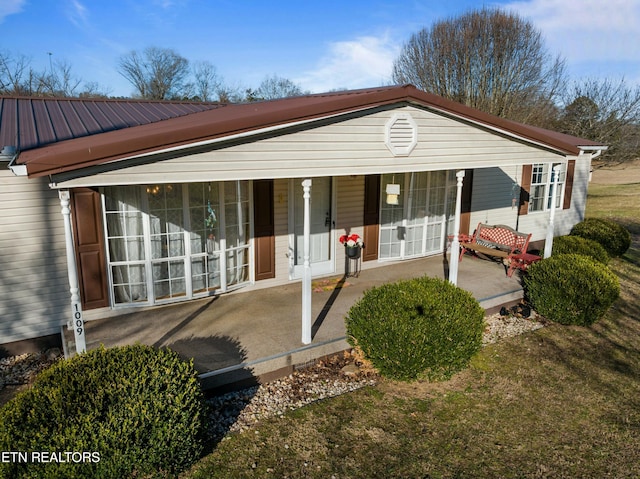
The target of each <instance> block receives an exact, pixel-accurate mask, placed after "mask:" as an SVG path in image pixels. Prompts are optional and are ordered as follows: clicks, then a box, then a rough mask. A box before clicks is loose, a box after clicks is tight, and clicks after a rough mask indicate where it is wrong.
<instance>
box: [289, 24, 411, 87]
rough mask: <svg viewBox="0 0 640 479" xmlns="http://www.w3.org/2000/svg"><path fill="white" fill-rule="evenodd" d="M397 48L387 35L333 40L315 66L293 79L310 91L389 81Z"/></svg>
mask: <svg viewBox="0 0 640 479" xmlns="http://www.w3.org/2000/svg"><path fill="white" fill-rule="evenodd" d="M399 51H400V45H399V44H398V43H396V42H394V41H392V40H391V39H390V37H389V35H383V36H381V37H373V36H364V37H358V38H356V39H354V40H349V41H342V42H333V43H331V44H330V45H329V52H328V53H327V54H326V55H325V56H324V57H323V58H322V59H321V60H320V61H319V62H318V64H317V67H316V68H315V69H313V70H311V71H307V72H305V73H303V74H302V75H301V76H300V77H298V78H295V80H294V81H295V82H296V83H299V84H300V85H302V88H303V89H305V90H310V91H312V92H324V91H329V90H333V89H337V88H348V89H353V88H365V87H371V86H379V85H382V84H384V83H386V82H388V81H389V79H390V77H391V69H392V66H393V60H394V59H395V57H396V56H397V54H398V52H399Z"/></svg>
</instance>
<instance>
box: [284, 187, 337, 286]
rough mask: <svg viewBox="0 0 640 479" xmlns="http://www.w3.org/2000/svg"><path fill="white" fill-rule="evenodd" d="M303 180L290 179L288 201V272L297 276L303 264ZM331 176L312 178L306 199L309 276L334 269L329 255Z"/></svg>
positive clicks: (330, 242)
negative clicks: (309, 192)
mask: <svg viewBox="0 0 640 479" xmlns="http://www.w3.org/2000/svg"><path fill="white" fill-rule="evenodd" d="M302 181H303V179H302V178H300V179H294V180H291V182H290V190H289V191H290V195H289V198H290V201H289V213H290V214H289V218H290V220H289V231H290V235H289V273H290V277H291V278H301V277H302V268H303V266H304V248H303V246H304V198H303V196H302V186H301V184H302ZM332 183H333V181H332V178H328V177H326V178H313V180H312V186H311V198H310V202H309V203H310V215H309V216H310V226H311V228H310V231H311V237H310V258H309V261H310V263H311V272H312V274H313V275H320V274H328V273H332V272H333V271H334V270H335V266H334V261H333V257H334V254H335V250H334V246H333V243H334V241H333V234H334V233H333V221H334V220H333V210H334V208H333V188H332Z"/></svg>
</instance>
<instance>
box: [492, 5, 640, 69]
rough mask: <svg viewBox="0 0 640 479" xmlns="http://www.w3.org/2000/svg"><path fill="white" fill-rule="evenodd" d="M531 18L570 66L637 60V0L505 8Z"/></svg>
mask: <svg viewBox="0 0 640 479" xmlns="http://www.w3.org/2000/svg"><path fill="white" fill-rule="evenodd" d="M502 7H503V8H505V9H509V10H512V11H514V12H516V13H518V14H519V15H521V16H523V17H525V18H527V19H529V20H530V21H531V22H532V23H533V24H534V26H535V27H536V28H538V29H539V30H540V31H541V32H542V34H543V35H544V37H545V40H546V44H547V47H548V48H549V49H550V51H551V52H552V53H557V54H560V55H562V56H563V57H565V58H566V59H567V61H568V62H570V63H579V62H590V61H638V60H640V53H639V51H638V44H640V2H638V1H637V0H607V1H606V2H604V1H602V0H579V1H578V0H574V1H568V0H521V1H514V2H509V3H507V4H504V5H502Z"/></svg>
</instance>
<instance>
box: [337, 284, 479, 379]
mask: <svg viewBox="0 0 640 479" xmlns="http://www.w3.org/2000/svg"><path fill="white" fill-rule="evenodd" d="M346 328H347V338H348V341H349V342H350V344H351V345H352V346H357V347H359V348H360V349H361V350H362V352H363V354H364V356H365V358H366V359H368V360H369V361H371V362H372V363H373V366H374V367H375V368H376V369H377V370H378V371H379V372H380V374H382V375H383V376H386V377H389V378H392V379H397V380H402V381H411V380H415V379H419V378H426V379H429V380H439V379H447V378H449V377H451V376H452V375H453V374H454V373H455V372H457V371H460V370H461V369H463V368H465V367H466V366H467V365H468V363H469V360H470V359H471V357H472V356H473V354H475V353H476V352H477V351H478V350H479V349H480V347H481V345H482V333H483V329H484V310H483V309H482V308H481V307H480V305H479V303H478V302H477V301H476V300H475V299H474V298H473V296H472V295H471V294H470V293H468V292H466V291H464V290H462V289H460V288H457V287H456V286H454V285H452V284H451V283H449V282H447V281H443V280H441V279H437V278H429V277H423V278H418V279H412V280H408V281H400V282H397V283H391V284H386V285H383V286H380V287H377V288H373V289H370V290H368V291H366V292H365V294H364V296H363V297H362V298H361V299H360V300H359V301H358V302H357V303H356V304H354V305H353V306H352V307H351V309H350V310H349V312H348V314H347V318H346Z"/></svg>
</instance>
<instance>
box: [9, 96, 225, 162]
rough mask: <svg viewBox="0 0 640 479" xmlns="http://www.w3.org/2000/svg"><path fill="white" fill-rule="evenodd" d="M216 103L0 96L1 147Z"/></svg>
mask: <svg viewBox="0 0 640 479" xmlns="http://www.w3.org/2000/svg"><path fill="white" fill-rule="evenodd" d="M218 106H219V105H218V104H215V103H194V102H165V101H162V102H161V101H144V100H140V101H137V100H107V99H82V98H31V97H29V98H17V97H0V148H2V147H4V146H14V147H16V149H17V150H18V151H19V152H24V151H27V150H32V149H35V148H41V147H43V146H46V145H50V144H53V143H57V142H60V141H64V140H70V139H75V138H82V137H85V136H90V135H96V134H99V133H105V132H108V131H115V130H121V129H123V128H130V127H134V126H140V125H146V124H149V123H154V122H157V121H162V120H167V119H170V118H176V117H180V116H184V115H188V114H190V113H196V112H199V111H204V110H210V109H212V108H217V107H218Z"/></svg>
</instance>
